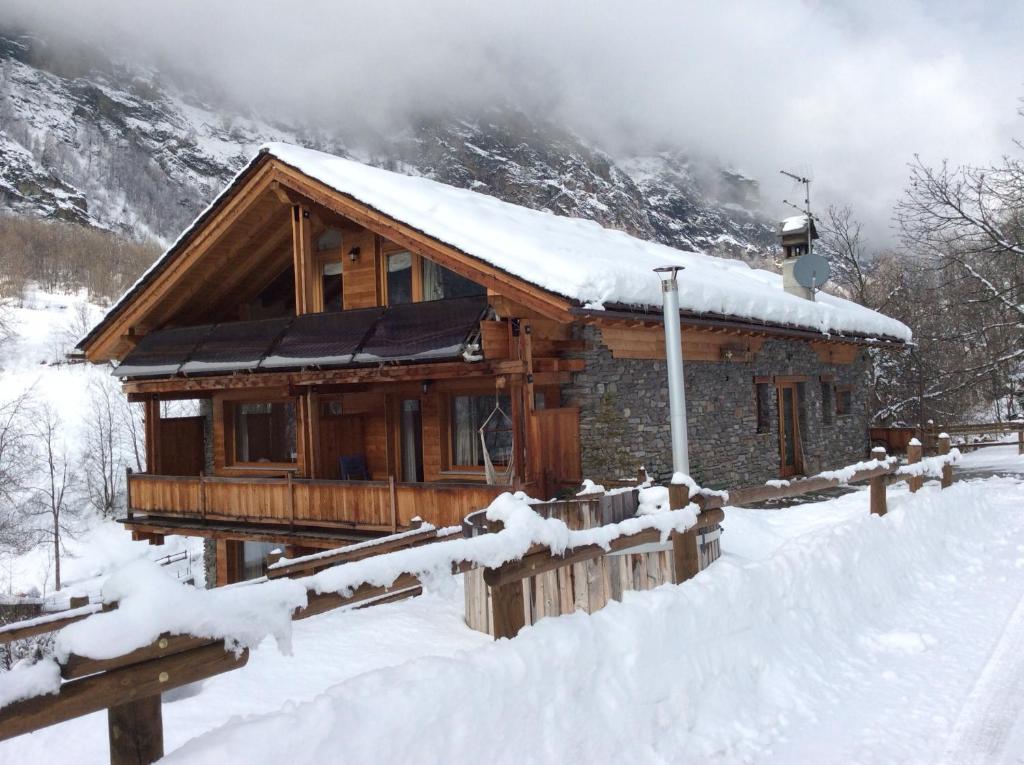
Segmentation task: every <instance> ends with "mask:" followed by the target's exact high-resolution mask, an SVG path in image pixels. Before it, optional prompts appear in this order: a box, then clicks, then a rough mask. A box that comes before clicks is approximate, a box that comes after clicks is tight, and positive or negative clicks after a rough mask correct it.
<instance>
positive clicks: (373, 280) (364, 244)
mask: <svg viewBox="0 0 1024 765" xmlns="http://www.w3.org/2000/svg"><path fill="white" fill-rule="evenodd" d="M343 236H344V238H343V245H342V253H343V254H342V257H343V258H344V261H343V263H342V269H343V272H344V278H343V280H342V285H343V286H342V289H343V290H344V296H343V302H344V307H345V310H346V311H347V310H350V309H352V308H372V307H373V306H376V305H380V303H381V300H380V291H379V289H378V280H377V237H376V236H374V234H373V233H372V232H371V231H367V230H366V229H365V228H353V229H346V230H345V232H344V235H343ZM353 247H358V248H359V256H358V258H357V259H356V260H354V261H353V260H351V259H350V258H349V256H348V253H349V252H351V250H352V248H353Z"/></svg>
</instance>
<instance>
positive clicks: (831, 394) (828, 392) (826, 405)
mask: <svg viewBox="0 0 1024 765" xmlns="http://www.w3.org/2000/svg"><path fill="white" fill-rule="evenodd" d="M834 389H835V386H834V385H833V383H832V381H831V380H822V381H821V421H822V422H823V423H824V424H825V425H831V424H832V423H833V421H834V420H835V413H836V400H835V390H834Z"/></svg>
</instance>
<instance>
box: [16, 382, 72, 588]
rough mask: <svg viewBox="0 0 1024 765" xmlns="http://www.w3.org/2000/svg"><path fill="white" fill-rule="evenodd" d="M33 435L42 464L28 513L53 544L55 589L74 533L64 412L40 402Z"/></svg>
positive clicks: (39, 533) (40, 463)
mask: <svg viewBox="0 0 1024 765" xmlns="http://www.w3.org/2000/svg"><path fill="white" fill-rule="evenodd" d="M33 420H34V427H33V429H32V438H33V440H34V441H35V445H36V450H37V454H38V464H39V466H40V467H41V471H40V475H39V477H37V482H36V485H35V486H34V487H33V491H32V498H31V501H30V502H29V503H28V505H27V506H26V511H25V512H26V515H27V516H28V517H30V518H33V519H35V520H37V521H40V523H39V524H38V526H37V528H36V529H35V531H36V533H37V534H38V538H39V539H40V540H41V541H45V542H47V543H49V544H50V545H51V546H52V550H53V564H54V589H56V590H59V589H60V588H61V574H60V562H61V548H62V544H63V540H64V538H65V536H66V535H68V534H70V533H71V531H72V530H71V527H70V526H69V524H68V520H69V516H70V515H71V513H70V508H69V504H68V497H69V490H70V489H71V484H72V478H71V474H70V461H69V460H68V455H67V446H66V444H65V442H64V433H63V427H62V423H61V419H60V416H59V415H58V414H57V413H56V411H54V410H53V408H52V407H51V406H50V405H49V404H48V403H45V402H44V403H42V404H40V405H38V406H37V408H36V411H35V413H34V417H33Z"/></svg>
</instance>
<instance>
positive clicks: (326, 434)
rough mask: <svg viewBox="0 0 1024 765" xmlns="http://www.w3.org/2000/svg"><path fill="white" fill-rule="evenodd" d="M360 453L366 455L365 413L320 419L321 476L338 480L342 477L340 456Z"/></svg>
mask: <svg viewBox="0 0 1024 765" xmlns="http://www.w3.org/2000/svg"><path fill="white" fill-rule="evenodd" d="M358 454H362V455H364V456H365V455H366V444H365V439H364V437H363V415H361V414H346V415H333V416H327V417H322V418H321V419H320V456H319V459H320V473H319V475H320V476H322V477H323V478H326V479H329V480H335V481H336V480H338V479H339V478H341V472H340V470H339V469H338V460H339V458H341V457H350V456H354V455H358Z"/></svg>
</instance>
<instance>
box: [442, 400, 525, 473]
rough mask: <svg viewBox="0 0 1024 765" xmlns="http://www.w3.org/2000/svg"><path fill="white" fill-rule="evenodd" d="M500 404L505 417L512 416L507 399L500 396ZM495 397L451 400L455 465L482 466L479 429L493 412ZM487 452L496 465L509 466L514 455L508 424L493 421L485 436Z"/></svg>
mask: <svg viewBox="0 0 1024 765" xmlns="http://www.w3.org/2000/svg"><path fill="white" fill-rule="evenodd" d="M498 403H499V404H500V406H501V408H502V409H503V410H504V412H505V414H508V415H511V413H512V412H511V406H512V402H511V400H510V399H509V397H508V396H499V397H498ZM494 404H495V399H494V396H491V395H486V396H455V397H454V398H452V416H451V423H452V464H453V465H472V466H482V465H483V464H484V455H483V445H482V444H481V443H480V428H481V427H482V426H483V424H484V422H485V421H486V420H487V418H488V417H490V415H491V412H493V411H494ZM484 440H485V441H486V442H487V452H488V454H490V457H491V461H492V462H493V463H494V464H495V465H507V464H508V460H509V457H510V456H511V454H512V430H511V428H510V427H509V423H508V420H506V419H505V418H504V417H501V416H496V417H493V418H491V421H490V422H489V423H488V424H487V430H486V431H485V432H484Z"/></svg>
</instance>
